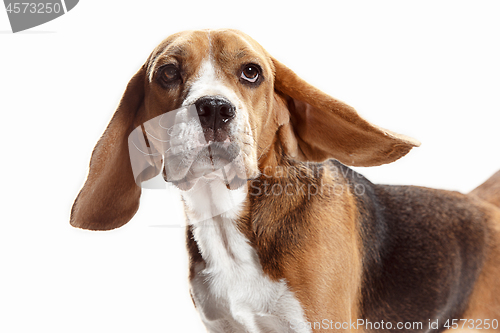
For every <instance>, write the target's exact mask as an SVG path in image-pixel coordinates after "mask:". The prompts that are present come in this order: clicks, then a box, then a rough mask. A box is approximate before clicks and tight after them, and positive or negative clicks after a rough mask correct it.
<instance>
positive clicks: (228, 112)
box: [194, 96, 235, 141]
mask: <svg viewBox="0 0 500 333" xmlns="http://www.w3.org/2000/svg"><path fill="white" fill-rule="evenodd" d="M194 104H195V105H196V111H197V112H198V116H199V117H200V123H201V126H202V127H203V130H204V132H205V138H206V140H207V141H224V140H226V139H227V137H228V133H227V131H228V128H227V125H228V123H229V122H230V121H231V120H232V119H233V118H234V116H235V107H234V105H233V104H231V102H229V101H228V100H227V99H225V98H223V97H220V96H206V97H201V98H199V99H198V100H197V101H196V102H195V103H194Z"/></svg>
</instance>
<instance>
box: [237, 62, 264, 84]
mask: <svg viewBox="0 0 500 333" xmlns="http://www.w3.org/2000/svg"><path fill="white" fill-rule="evenodd" d="M259 77H260V67H259V66H258V65H254V64H248V65H246V66H245V67H243V70H242V71H241V75H240V79H242V80H245V81H247V82H250V83H255V82H257V80H258V79H259Z"/></svg>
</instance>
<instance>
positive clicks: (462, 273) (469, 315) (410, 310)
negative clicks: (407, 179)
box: [345, 172, 500, 330]
mask: <svg viewBox="0 0 500 333" xmlns="http://www.w3.org/2000/svg"><path fill="white" fill-rule="evenodd" d="M345 174H346V175H349V174H354V173H352V172H351V173H347V172H346V173H345ZM346 181H348V182H349V183H350V184H351V186H353V187H354V186H358V187H360V186H361V187H362V188H364V189H365V191H364V192H363V193H360V194H358V195H357V200H358V207H360V212H361V214H360V221H359V223H360V224H361V227H360V230H361V232H362V239H363V243H364V248H365V255H364V260H363V266H364V268H363V271H364V272H363V276H364V278H363V286H362V304H361V312H362V316H363V317H364V318H365V319H366V320H367V321H371V322H380V321H381V320H384V321H392V322H397V321H401V320H403V318H404V321H411V322H420V323H422V325H423V326H422V329H423V330H426V329H428V328H429V324H430V323H433V322H436V320H439V321H438V323H439V328H440V330H442V329H443V327H445V326H444V325H445V324H446V321H447V320H448V319H450V321H448V325H452V321H451V320H452V319H458V320H460V319H468V320H470V319H473V320H474V325H473V326H472V327H474V328H478V327H483V328H485V323H486V321H484V320H485V319H490V320H489V323H490V325H491V320H493V319H498V318H499V316H500V285H499V284H498V281H497V279H498V277H499V276H500V246H499V244H500V209H497V208H496V207H492V206H491V205H490V204H488V203H484V201H487V202H489V203H493V204H494V203H496V202H500V201H499V199H500V190H499V189H500V172H497V173H496V174H495V175H494V176H493V177H491V178H490V179H489V180H488V181H486V182H485V183H484V184H483V185H481V186H479V187H478V188H477V189H476V190H474V191H473V192H472V193H471V194H470V195H464V194H461V193H458V192H450V191H443V190H435V189H429V188H422V187H415V186H385V185H375V184H372V183H370V182H369V181H368V180H366V179H365V178H364V177H361V176H359V175H358V176H357V177H355V176H352V177H346ZM476 197H479V198H480V199H481V200H478V199H477V198H476ZM429 286H431V287H429ZM429 319H430V321H429ZM479 319H480V320H481V326H480V325H479V324H480V322H479V321H478V320H479ZM471 322H472V321H471ZM462 324H463V321H462V322H461V324H460V326H461V325H462ZM468 324H469V322H468ZM466 326H467V325H466ZM432 328H437V327H432ZM465 328H467V327H465ZM417 330H418V329H417Z"/></svg>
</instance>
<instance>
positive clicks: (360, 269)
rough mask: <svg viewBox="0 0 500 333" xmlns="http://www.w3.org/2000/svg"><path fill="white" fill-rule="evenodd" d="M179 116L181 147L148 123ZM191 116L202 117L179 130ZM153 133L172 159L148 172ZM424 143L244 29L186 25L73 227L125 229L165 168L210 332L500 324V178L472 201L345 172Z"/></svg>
mask: <svg viewBox="0 0 500 333" xmlns="http://www.w3.org/2000/svg"><path fill="white" fill-rule="evenodd" d="M175 110H177V111H175ZM178 110H181V111H178ZM189 110H190V111H189ZM174 112H176V113H175V117H171V118H172V119H174V120H172V122H173V123H172V124H173V125H176V126H177V125H178V126H177V127H176V128H177V129H179V128H180V129H179V130H178V131H177V132H176V131H175V130H173V131H170V133H169V135H170V137H169V140H170V141H169V142H170V143H169V147H168V148H167V149H166V150H165V147H160V146H161V144H160V143H159V142H161V141H162V140H160V139H158V135H160V136H161V133H159V132H160V131H161V128H163V127H161V126H159V127H157V128H156V129H152V130H148V126H149V125H148V124H149V123H148V122H150V121H152V120H154V119H156V120H155V121H156V122H157V123H159V121H157V120H158V119H159V117H160V118H161V117H163V118H162V119H164V117H165V115H169V114H174ZM189 112H191V113H193V112H194V115H193V119H194V118H196V116H197V117H198V122H197V123H196V124H195V122H191V121H187V120H184V121H182V120H181V121H179V122H178V123H176V121H177V120H175V119H178V118H182V117H184V118H183V119H185V117H187V115H188V113H189ZM191 123H193V124H194V125H193V124H191ZM172 124H171V125H172ZM173 125H172V128H173V127H175V126H173ZM150 127H151V126H150ZM151 128H152V127H151ZM165 131H167V130H166V129H165ZM133 133H136V134H138V135H137V136H136V139H131V138H132V136H133V135H132V134H133ZM137 138H139V139H140V140H143V141H142V144H143V148H144V149H147V150H148V151H149V152H151V151H153V152H159V154H153V153H148V154H146V153H144V156H146V155H147V156H149V157H151V158H150V159H149V160H147V161H146V162H144V161H143V162H144V165H145V166H144V165H143V167H141V170H143V171H144V172H142V173H140V172H139V173H137V172H136V171H135V168H136V167H135V166H134V159H135V157H134V156H135V154H136V153H137V151H135V150H133V149H132V148H131V147H132V144H131V143H133V146H135V147H136V148H137V149H138V150H141V149H139V148H140V147H139V146H138V144H136V143H135V142H136V141H134V140H139V139H137ZM141 138H143V139H141ZM148 138H149V139H148ZM152 138H156V139H157V140H156V141H154V140H153V139H152ZM131 140H132V141H131ZM163 141H165V140H163ZM137 142H139V141H137ZM418 145H419V143H418V141H416V140H414V139H412V138H409V137H407V136H404V135H399V134H396V133H393V132H390V131H388V130H384V129H382V128H380V127H377V126H375V125H373V124H371V123H369V122H367V121H366V120H364V119H363V118H361V117H360V116H359V115H358V114H357V113H356V111H355V110H354V109H353V108H352V107H350V106H348V105H346V104H344V103H343V102H341V101H339V100H336V99H334V98H332V97H330V96H328V95H327V94H325V93H323V92H321V91H319V90H318V89H316V88H314V87H313V86H311V85H310V84H308V83H306V82H305V81H304V80H302V79H301V78H300V77H298V76H297V75H296V74H295V73H294V72H292V71H291V70H290V69H289V68H287V67H285V66H284V65H283V64H281V63H280V62H279V61H277V60H276V59H274V58H273V57H272V56H270V55H269V54H268V53H267V52H266V51H265V50H264V49H263V48H262V47H261V46H260V45H259V44H258V43H256V42H255V41H254V40H253V39H251V38H250V37H249V36H247V35H245V34H243V33H242V32H239V31H236V30H202V31H187V32H181V33H177V34H174V35H172V36H170V37H168V38H167V39H165V40H164V41H163V42H162V43H161V44H160V45H158V46H157V47H156V48H155V49H154V50H153V52H152V53H151V55H150V56H149V58H148V59H147V61H146V62H145V64H144V65H143V66H142V67H141V68H140V69H139V71H138V72H137V74H135V75H134V77H133V78H132V79H131V80H130V82H129V84H128V86H127V88H126V90H125V93H124V95H123V97H122V99H121V102H120V104H119V106H118V108H117V110H116V112H115V114H114V116H113V118H112V119H111V121H110V123H109V125H108V127H107V128H106V130H105V132H104V134H103V135H102V137H101V139H100V140H99V142H98V143H97V145H96V147H95V149H94V151H93V153H92V158H91V161H90V170H89V174H88V177H87V180H86V182H85V184H84V186H83V188H82V189H81V191H80V193H79V194H78V196H77V198H76V200H75V203H74V205H73V208H72V211H71V222H70V223H71V225H73V226H74V227H78V228H83V229H90V230H110V229H114V228H118V227H120V226H122V225H124V224H125V223H127V222H128V221H129V220H130V219H131V218H132V217H133V216H134V214H135V212H136V211H137V209H138V207H139V198H140V195H141V187H140V186H139V185H138V184H141V182H144V181H147V180H149V179H151V178H153V177H154V176H156V175H158V174H160V173H162V174H163V177H164V179H165V180H166V181H169V182H172V183H173V184H174V185H176V186H177V187H179V189H180V190H181V195H182V199H183V202H184V207H185V212H186V218H187V222H188V224H187V231H186V232H187V250H188V252H189V258H190V275H189V279H190V284H191V295H192V299H193V302H194V305H195V307H196V308H197V310H198V311H199V313H200V316H201V319H202V320H203V322H204V324H205V326H206V327H207V329H208V331H209V332H217V333H220V332H252V333H256V332H331V331H333V330H336V331H367V332H368V331H378V330H382V331H387V332H389V331H422V332H441V331H444V330H446V329H452V330H453V329H457V328H459V329H489V330H492V331H499V325H498V321H499V320H500V279H499V277H500V172H499V173H496V174H495V175H494V176H493V177H492V178H491V179H490V180H488V181H487V182H486V183H485V184H483V185H482V186H480V187H478V188H477V189H476V190H474V191H473V192H472V193H470V194H468V195H464V194H460V193H457V192H449V191H444V190H434V189H429V188H423V187H414V186H386V185H375V184H372V183H371V182H370V181H368V180H367V179H366V178H364V177H363V176H361V175H360V174H358V173H356V172H354V171H353V170H351V169H350V168H348V167H347V166H345V165H348V166H376V165H381V164H384V163H390V162H393V161H395V160H397V159H399V158H401V157H402V156H404V155H405V154H407V153H408V152H409V151H410V150H411V149H412V148H413V147H416V146H418ZM131 149H132V150H131ZM162 149H163V151H161V150H162ZM166 152H169V153H170V155H168V154H166ZM201 152H205V154H204V155H203V154H202V153H201ZM206 152H208V153H206ZM139 155H140V154H139ZM202 155H203V156H202ZM139 160H140V158H139ZM172 160H174V161H175V163H170V162H171V161H172ZM215 165H219V166H218V167H214V166H215ZM228 165H232V166H231V167H230V168H227V166H228ZM141 170H140V171H141ZM214 207H215V208H214ZM214 209H215V210H214ZM207 210H209V211H210V212H209V213H208V214H207V213H206V212H207ZM464 320H466V321H465V322H464Z"/></svg>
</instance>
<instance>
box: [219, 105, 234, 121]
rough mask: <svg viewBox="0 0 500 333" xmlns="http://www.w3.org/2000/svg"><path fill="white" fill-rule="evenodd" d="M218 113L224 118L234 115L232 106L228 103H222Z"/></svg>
mask: <svg viewBox="0 0 500 333" xmlns="http://www.w3.org/2000/svg"><path fill="white" fill-rule="evenodd" d="M219 114H220V115H221V116H222V117H223V118H225V119H228V118H232V117H233V116H234V108H233V107H232V106H229V105H222V106H221V107H220V110H219Z"/></svg>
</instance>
